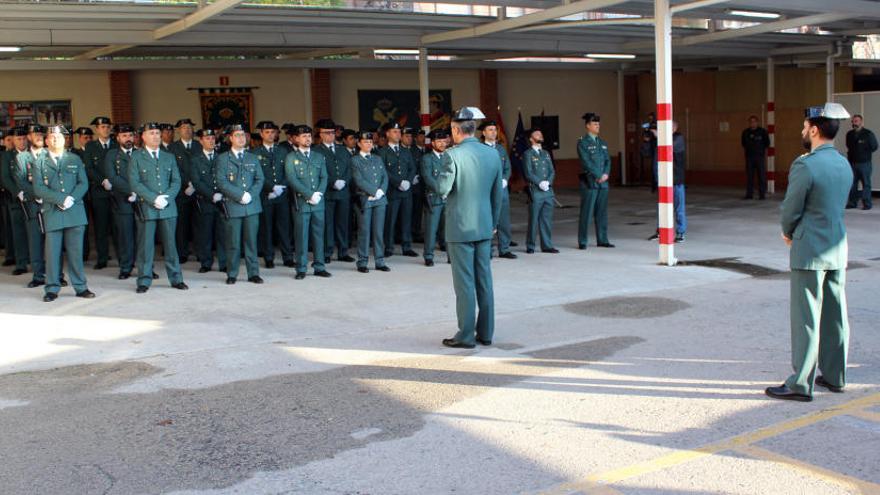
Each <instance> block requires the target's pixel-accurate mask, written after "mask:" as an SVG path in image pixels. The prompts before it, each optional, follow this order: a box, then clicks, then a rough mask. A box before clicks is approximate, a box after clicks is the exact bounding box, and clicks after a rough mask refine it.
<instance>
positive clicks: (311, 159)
mask: <svg viewBox="0 0 880 495" xmlns="http://www.w3.org/2000/svg"><path fill="white" fill-rule="evenodd" d="M284 174H285V176H286V177H287V183H288V184H289V185H290V187H291V188H293V192H294V196H293V200H294V201H295V202H296V208H297V211H299V212H301V213H305V212H311V211H324V198H323V197H322V198H321V201H319V202H318V204H316V205H313V204H310V203H308V200H309V199H311V197H312V195H313V194H315V193H316V192H319V193H321V194H324V192H325V191H326V190H327V166H326V164H325V163H324V155H322V154H321V153H315V152H313V151H310V152H309V155H308V157H307V156H306V154H305V153H303V152H302V151H300V150H299V148H297V149H295V150H293V151H291V152H290V153H288V155H287V158H285V159H284Z"/></svg>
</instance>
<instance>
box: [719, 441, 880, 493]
mask: <svg viewBox="0 0 880 495" xmlns="http://www.w3.org/2000/svg"><path fill="white" fill-rule="evenodd" d="M736 451H737V452H740V453H743V454H745V455H747V456H749V457H753V458H756V459H763V460H766V461H770V462H773V463H776V464H784V465H786V466H788V467H791V468H794V469H795V470H796V471H799V472H802V473H805V474H807V475H809V476H812V477H814V478H817V479H820V480H822V481H825V482H828V483H832V484H835V485H840V486H842V487H844V488H846V489H848V490H850V491H853V492H855V493H863V494H878V493H880V485H878V484H876V483H871V482H870V481H865V480H862V479H858V478H853V477H852V476H847V475H845V474H841V473H838V472H835V471H831V470H829V469H825V468H822V467H819V466H816V465H813V464H809V463H806V462H802V461H799V460H797V459H793V458H791V457H788V456H785V455H782V454H777V453H776V452H772V451H770V450H767V449H763V448H761V447H757V446H755V445H747V446H745V447H740V448H738V449H736Z"/></svg>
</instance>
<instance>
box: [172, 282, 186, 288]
mask: <svg viewBox="0 0 880 495" xmlns="http://www.w3.org/2000/svg"><path fill="white" fill-rule="evenodd" d="M171 287H174V288H175V289H177V290H189V286H188V285H186V284H185V283H183V282H177V283H176V284H172V285H171Z"/></svg>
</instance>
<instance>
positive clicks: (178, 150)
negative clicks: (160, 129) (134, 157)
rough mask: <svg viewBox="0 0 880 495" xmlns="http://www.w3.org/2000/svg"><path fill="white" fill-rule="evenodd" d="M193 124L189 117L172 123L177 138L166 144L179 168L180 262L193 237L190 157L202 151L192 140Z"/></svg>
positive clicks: (186, 253)
mask: <svg viewBox="0 0 880 495" xmlns="http://www.w3.org/2000/svg"><path fill="white" fill-rule="evenodd" d="M194 126H195V124H194V123H193V121H192V120H191V119H189V118H186V119H180V120H178V121H177V123H176V124H174V128H175V129H177V133H178V136H179V139H178V140H177V141H174V142H173V143H171V144H170V145H168V151H170V152H171V153H174V158H175V159H177V168H178V169H179V170H180V184H181V186H180V192H179V193H178V194H177V198H175V201H176V202H177V230H176V231H175V235H176V240H177V254H178V256H180V262H181V263H186V262H187V261H189V244H190V241H191V240H192V238H193V209H194V208H195V203H194V202H195V196H194V195H195V193H196V188H195V187H194V186H193V183H192V173H191V172H190V169H191V167H192V157H193V156H194V155H197V154H198V153H200V152H201V151H202V149H201V148H202V146H201V145H200V144H199V143H198V141H195V140H193V132H194V129H193V127H194Z"/></svg>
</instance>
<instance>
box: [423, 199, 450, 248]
mask: <svg viewBox="0 0 880 495" xmlns="http://www.w3.org/2000/svg"><path fill="white" fill-rule="evenodd" d="M445 209H446V205H433V206H429V205H428V204H427V203H425V254H424V258H425V259H426V260H433V259H434V249H436V248H437V239H438V238H439V239H441V242H442V239H443V232H442V230H441V229H442V228H443V212H444V210H445Z"/></svg>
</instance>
